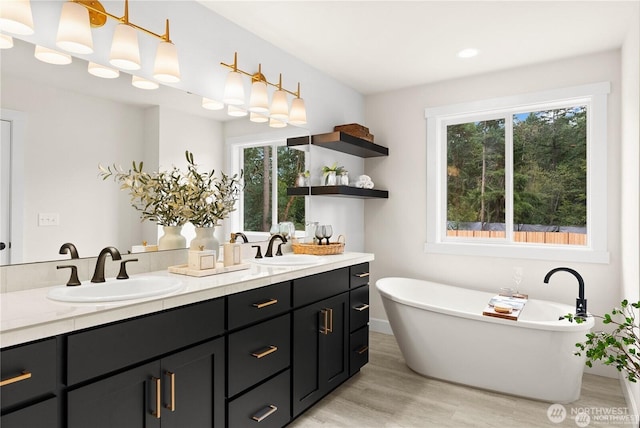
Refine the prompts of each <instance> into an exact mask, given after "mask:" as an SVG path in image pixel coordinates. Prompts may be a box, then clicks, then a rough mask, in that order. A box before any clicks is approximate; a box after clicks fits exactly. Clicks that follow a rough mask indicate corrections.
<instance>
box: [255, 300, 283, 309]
mask: <svg viewBox="0 0 640 428" xmlns="http://www.w3.org/2000/svg"><path fill="white" fill-rule="evenodd" d="M276 303H278V299H269V300H267V301H264V302H259V303H254V304H253V307H254V308H257V309H262V308H265V307H267V306H271V305H275V304H276Z"/></svg>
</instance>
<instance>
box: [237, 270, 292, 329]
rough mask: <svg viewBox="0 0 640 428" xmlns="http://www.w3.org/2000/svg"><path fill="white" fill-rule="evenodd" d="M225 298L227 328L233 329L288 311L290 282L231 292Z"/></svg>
mask: <svg viewBox="0 0 640 428" xmlns="http://www.w3.org/2000/svg"><path fill="white" fill-rule="evenodd" d="M227 299H228V300H227V305H228V306H227V307H228V309H229V316H228V328H229V330H234V329H236V328H238V327H242V326H243V325H249V324H253V323H254V322H257V321H260V320H263V319H267V318H269V317H272V316H275V315H279V314H281V313H284V312H285V311H288V310H289V309H290V308H291V282H289V281H287V282H281V283H279V284H274V285H269V286H267V287H261V288H256V289H255V290H249V291H245V292H242V293H237V294H232V295H230V296H229V297H228V298H227Z"/></svg>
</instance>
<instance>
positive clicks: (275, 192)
mask: <svg viewBox="0 0 640 428" xmlns="http://www.w3.org/2000/svg"><path fill="white" fill-rule="evenodd" d="M233 152H234V156H233V157H234V160H235V161H234V163H235V166H236V168H235V169H236V170H240V169H242V170H243V171H244V189H243V191H242V193H241V195H240V200H239V204H238V211H237V212H236V213H235V214H236V215H235V216H234V217H235V218H233V219H232V223H233V224H234V226H233V227H234V230H236V229H238V230H242V231H244V232H269V230H270V229H271V226H272V225H274V224H277V223H279V222H281V221H291V222H293V223H294V224H295V226H296V230H304V223H305V198H301V197H294V196H287V187H291V186H292V185H293V183H294V182H295V179H296V176H297V174H298V173H299V172H301V171H304V170H305V169H306V168H305V162H306V157H305V154H306V152H305V151H303V150H299V149H295V148H290V147H287V146H286V141H284V140H282V141H280V140H278V141H269V142H264V143H259V144H236V145H234V146H233Z"/></svg>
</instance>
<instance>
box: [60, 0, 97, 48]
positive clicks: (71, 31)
mask: <svg viewBox="0 0 640 428" xmlns="http://www.w3.org/2000/svg"><path fill="white" fill-rule="evenodd" d="M56 46H58V47H59V48H60V49H64V50H65V51H67V52H73V53H77V54H83V55H86V54H90V53H93V39H92V38H91V25H90V21H89V11H88V10H87V9H86V8H85V7H84V6H82V5H80V4H79V3H74V2H71V1H68V2H65V4H63V5H62V14H61V15H60V23H59V24H58V36H57V37H56Z"/></svg>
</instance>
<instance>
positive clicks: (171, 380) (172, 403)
mask: <svg viewBox="0 0 640 428" xmlns="http://www.w3.org/2000/svg"><path fill="white" fill-rule="evenodd" d="M166 374H167V376H169V385H170V388H171V401H170V402H169V404H167V405H166V406H165V407H166V408H167V409H169V410H171V411H172V412H175V411H176V374H175V373H173V372H169V371H168V372H166Z"/></svg>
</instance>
